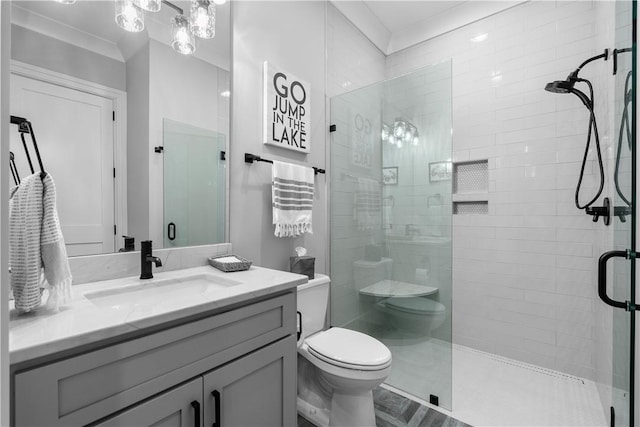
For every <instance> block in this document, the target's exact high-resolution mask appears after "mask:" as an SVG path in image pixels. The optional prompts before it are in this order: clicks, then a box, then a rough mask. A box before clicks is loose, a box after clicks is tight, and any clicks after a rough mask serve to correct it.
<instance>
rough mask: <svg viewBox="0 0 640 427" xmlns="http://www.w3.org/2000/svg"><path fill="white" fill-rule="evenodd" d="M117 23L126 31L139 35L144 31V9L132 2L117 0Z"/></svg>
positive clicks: (129, 0)
mask: <svg viewBox="0 0 640 427" xmlns="http://www.w3.org/2000/svg"><path fill="white" fill-rule="evenodd" d="M116 23H117V24H118V25H119V26H120V27H121V28H122V29H124V30H127V31H131V32H132V33H138V32H140V31H142V30H144V15H143V14H142V9H140V8H139V7H138V6H136V5H135V4H133V2H132V1H131V0H116Z"/></svg>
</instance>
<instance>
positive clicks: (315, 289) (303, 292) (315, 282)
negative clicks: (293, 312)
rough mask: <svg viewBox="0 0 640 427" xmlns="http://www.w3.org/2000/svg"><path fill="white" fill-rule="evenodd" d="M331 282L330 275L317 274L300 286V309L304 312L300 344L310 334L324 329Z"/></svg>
mask: <svg viewBox="0 0 640 427" xmlns="http://www.w3.org/2000/svg"><path fill="white" fill-rule="evenodd" d="M330 284H331V280H330V279H329V276H326V275H324V274H316V275H315V276H314V278H313V279H312V280H309V282H307V283H305V284H303V285H299V286H298V295H297V297H298V311H299V312H300V313H301V314H302V334H301V335H300V339H299V340H298V344H302V342H304V339H305V338H306V337H308V336H309V335H312V334H314V333H316V332H319V331H321V330H323V329H324V323H325V318H326V316H327V308H328V307H329V286H330Z"/></svg>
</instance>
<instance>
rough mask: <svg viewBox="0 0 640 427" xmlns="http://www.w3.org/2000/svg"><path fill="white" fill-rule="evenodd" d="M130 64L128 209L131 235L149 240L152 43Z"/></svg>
mask: <svg viewBox="0 0 640 427" xmlns="http://www.w3.org/2000/svg"><path fill="white" fill-rule="evenodd" d="M126 66H127V123H128V126H127V178H128V181H129V182H127V211H128V216H127V219H128V229H127V231H128V235H129V236H134V237H135V239H136V247H139V244H140V243H139V242H140V241H142V240H147V239H149V220H148V218H149V161H148V157H149V156H150V153H151V151H150V148H149V144H148V141H149V46H148V42H147V44H145V47H144V48H142V49H139V50H138V51H137V52H136V53H135V54H134V55H131V57H130V58H129V59H128V60H127V62H126Z"/></svg>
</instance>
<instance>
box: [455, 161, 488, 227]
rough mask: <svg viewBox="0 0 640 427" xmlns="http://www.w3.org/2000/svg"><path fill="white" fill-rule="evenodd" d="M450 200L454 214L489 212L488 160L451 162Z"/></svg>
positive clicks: (485, 213) (482, 213)
mask: <svg viewBox="0 0 640 427" xmlns="http://www.w3.org/2000/svg"><path fill="white" fill-rule="evenodd" d="M452 179H453V184H452V191H453V194H452V201H453V207H452V208H453V214H454V215H487V214H488V213H489V197H488V194H489V161H488V160H487V159H482V160H472V161H468V162H458V163H454V164H453V174H452Z"/></svg>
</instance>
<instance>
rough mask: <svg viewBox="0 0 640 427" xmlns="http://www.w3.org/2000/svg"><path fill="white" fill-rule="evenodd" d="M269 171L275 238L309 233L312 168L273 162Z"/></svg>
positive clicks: (310, 229) (311, 205)
mask: <svg viewBox="0 0 640 427" xmlns="http://www.w3.org/2000/svg"><path fill="white" fill-rule="evenodd" d="M271 173H272V178H273V182H272V187H271V197H272V206H273V223H274V224H275V226H276V227H275V233H274V234H275V235H276V236H277V237H297V236H299V235H301V234H303V233H310V234H312V233H313V231H312V222H311V211H312V208H313V179H314V173H313V168H309V167H305V166H298V165H293V164H291V163H285V162H278V161H274V162H273V167H272V168H271Z"/></svg>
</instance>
